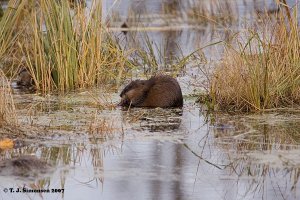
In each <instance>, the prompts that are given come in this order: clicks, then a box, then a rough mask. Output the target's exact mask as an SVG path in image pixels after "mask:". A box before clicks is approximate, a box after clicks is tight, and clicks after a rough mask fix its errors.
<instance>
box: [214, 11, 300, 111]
mask: <svg viewBox="0 0 300 200" xmlns="http://www.w3.org/2000/svg"><path fill="white" fill-rule="evenodd" d="M290 22H291V23H287V22H286V20H284V18H283V16H282V18H281V20H280V21H279V22H277V23H276V24H275V25H272V26H271V31H270V30H266V29H264V27H261V29H260V30H263V29H264V31H262V32H259V31H257V30H254V29H250V30H249V31H248V32H247V35H248V36H247V37H246V38H247V39H246V41H244V40H242V39H241V37H236V38H235V39H234V42H235V43H236V44H237V46H233V45H227V48H226V51H225V57H224V59H223V61H222V62H221V63H220V64H219V66H218V67H217V69H216V71H215V73H214V77H213V79H212V83H211V90H210V94H211V97H212V100H213V102H214V103H215V105H217V106H218V107H219V108H222V109H226V110H240V111H255V110H266V109H276V108H283V107H298V106H299V104H300V65H299V63H300V50H299V49H300V35H299V31H300V29H299V26H298V22H297V13H296V12H295V13H294V15H293V16H292V18H291V21H290Z"/></svg>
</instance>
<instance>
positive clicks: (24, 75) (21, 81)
mask: <svg viewBox="0 0 300 200" xmlns="http://www.w3.org/2000/svg"><path fill="white" fill-rule="evenodd" d="M17 85H18V86H22V87H30V86H33V85H34V81H33V79H32V76H31V74H30V73H29V71H28V70H27V69H26V68H23V69H21V70H20V72H19V75H18V79H17Z"/></svg>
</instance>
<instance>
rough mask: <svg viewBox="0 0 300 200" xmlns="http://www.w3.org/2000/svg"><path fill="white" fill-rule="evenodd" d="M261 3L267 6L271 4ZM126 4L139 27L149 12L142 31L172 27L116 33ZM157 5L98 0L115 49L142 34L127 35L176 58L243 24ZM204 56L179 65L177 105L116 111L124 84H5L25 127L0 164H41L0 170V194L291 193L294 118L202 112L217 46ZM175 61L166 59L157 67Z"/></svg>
mask: <svg viewBox="0 0 300 200" xmlns="http://www.w3.org/2000/svg"><path fill="white" fill-rule="evenodd" d="M172 2H173V1H165V3H170V4H171V3H172ZM176 2H178V1H175V2H173V3H174V4H175V5H176ZM260 3H262V2H260ZM289 3H293V2H289ZM237 5H238V6H237V8H236V9H237V10H238V11H239V13H238V15H239V18H243V17H245V18H247V19H248V17H251V16H252V14H249V13H250V10H251V9H253V4H251V3H247V4H245V3H244V1H240V2H238V1H237ZM260 5H266V6H271V7H272V6H273V5H272V2H271V1H265V2H264V3H262V4H260ZM129 8H130V9H131V10H133V11H136V13H138V12H139V13H140V14H139V15H138V18H136V20H137V19H138V20H144V21H143V27H145V26H146V25H145V23H146V22H145V21H147V20H146V19H150V18H151V17H155V16H158V17H157V18H156V20H152V21H151V23H150V22H149V21H147V23H148V25H149V27H153V26H154V25H155V24H156V25H159V26H160V27H163V26H164V23H165V21H162V19H164V18H163V17H166V18H165V19H168V20H169V21H168V23H171V22H172V23H175V24H171V27H172V26H173V29H172V28H170V30H165V29H163V30H147V31H140V32H138V33H136V32H135V31H134V30H130V31H129V32H128V33H127V34H126V35H124V34H123V33H122V32H120V30H119V31H118V29H117V28H119V27H120V25H121V24H122V23H123V22H124V21H129V22H130V23H131V24H130V26H133V27H138V26H139V24H140V23H136V22H135V21H134V20H133V19H131V18H130V17H128V16H129V15H130V12H132V11H129V10H130V9H129ZM161 8H162V1H104V7H103V9H104V15H105V16H109V15H110V14H111V13H113V12H117V13H118V15H119V17H118V18H116V20H115V21H111V22H110V26H111V27H112V28H111V29H112V31H113V32H114V34H115V35H116V36H117V37H118V38H119V39H120V40H121V42H122V44H123V45H124V48H125V47H128V46H136V45H137V43H138V45H141V46H145V45H144V44H143V41H142V40H139V38H143V37H133V35H134V34H144V33H145V32H146V33H147V34H148V35H149V38H150V40H152V41H153V42H154V43H157V44H159V47H162V49H166V50H167V51H166V52H165V55H166V56H167V57H168V58H174V59H175V61H176V58H177V57H178V56H179V57H180V55H181V54H183V55H187V54H189V53H190V52H193V51H194V50H195V49H197V48H199V47H202V46H205V45H208V44H209V43H212V42H216V41H219V40H224V38H226V34H228V31H227V30H228V29H230V27H232V30H239V29H242V22H240V21H239V22H238V23H232V24H227V25H226V28H224V26H222V27H213V26H212V25H203V24H196V25H195V24H193V25H192V27H191V26H190V24H188V22H187V21H188V20H185V19H186V18H185V17H184V16H183V17H182V18H178V19H177V20H173V21H172V19H173V18H174V16H173V14H174V13H168V15H165V13H163V15H160V14H162V13H161V12H162V9H161ZM178 8H180V6H178ZM260 8H261V7H260ZM172 9H173V10H174V8H173V7H172ZM262 10H263V9H262ZM146 11H147V12H146ZM246 11H247V12H246ZM149 13H151V15H150V14H149ZM115 15H117V14H115ZM176 16H177V14H176ZM167 17H168V18H167ZM160 18H162V19H160ZM152 19H153V18H152ZM180 19H181V20H180ZM170 20H171V22H170ZM129 22H128V23H129ZM114 27H115V29H114V30H113V28H114ZM169 27H170V25H169ZM174 27H175V28H174ZM195 27H196V28H195ZM133 38H137V39H133ZM156 50H157V49H156ZM157 51H158V50H157ZM204 54H205V57H206V60H207V62H205V64H203V63H202V64H201V65H197V64H195V65H188V66H187V67H186V68H185V70H184V72H182V73H180V74H179V76H178V78H177V79H178V81H179V83H180V85H181V87H182V90H183V94H184V106H183V108H182V109H143V108H132V109H129V110H128V109H121V108H120V107H115V106H114V105H116V104H117V103H118V101H119V96H118V93H119V92H120V90H121V89H122V87H123V85H122V86H120V87H118V88H117V90H112V89H105V88H101V89H100V88H94V89H90V90H84V91H76V92H70V93H68V94H66V95H63V96H56V95H49V96H41V95H39V94H32V93H28V92H26V91H22V90H19V89H14V98H15V99H14V100H15V103H16V108H17V112H18V118H19V119H18V120H19V121H20V123H21V124H26V126H28V129H32V135H31V136H30V137H28V136H15V137H14V138H13V139H14V141H15V142H16V144H18V145H15V147H14V148H13V149H9V150H7V149H6V150H1V151H0V157H1V160H5V159H10V158H13V157H19V156H24V155H34V156H36V157H37V158H38V159H41V160H43V161H46V162H47V163H48V164H49V168H48V169H47V170H46V171H39V170H35V169H34V171H33V172H32V173H30V174H27V175H26V176H16V175H15V174H14V173H13V172H12V171H10V169H6V170H5V171H1V172H0V199H51V200H52V199H72V200H73V199H78V200H80V199H128V200H132V199H137V200H139V199H170V200H173V199H228V200H229V199H230V200H231V199H272V200H273V199H299V198H300V194H299V193H300V188H299V187H300V184H299V176H300V137H299V130H300V114H299V113H297V112H293V111H290V112H280V111H277V112H268V113H257V114H253V113H252V114H227V113H208V112H207V109H206V107H205V106H204V105H201V104H199V103H196V97H194V96H195V94H198V92H199V91H202V90H204V89H203V87H204V86H205V81H204V80H205V75H203V73H201V72H203V68H201V67H203V66H206V65H209V64H210V63H211V62H214V61H216V60H218V58H220V56H221V55H222V48H219V47H218V46H213V47H209V48H208V49H205V50H204ZM156 55H159V53H158V52H156ZM175 61H174V60H172V59H167V61H166V62H165V63H164V61H162V62H161V65H162V66H163V64H169V63H170V62H175ZM139 72H140V73H141V74H142V73H143V72H144V71H143V70H142V69H141V70H140V71H139ZM141 74H139V73H137V74H135V75H133V77H132V79H135V78H136V77H140V76H142V75H141ZM144 78H145V77H144ZM129 81H130V80H127V81H126V82H125V83H124V84H126V83H128V82H129ZM13 86H15V85H14V83H13ZM11 170H12V169H11ZM20 170H31V169H20ZM17 188H20V189H21V190H22V189H23V188H27V189H49V190H50V192H40V193H34V192H17V191H18V190H17ZM5 189H7V190H5ZM52 189H53V190H52ZM62 189H63V191H62ZM5 191H6V192H5ZM13 191H14V192H13Z"/></svg>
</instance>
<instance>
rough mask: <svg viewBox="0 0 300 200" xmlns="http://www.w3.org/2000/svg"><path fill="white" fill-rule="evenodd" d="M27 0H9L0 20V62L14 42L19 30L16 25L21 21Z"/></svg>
mask: <svg viewBox="0 0 300 200" xmlns="http://www.w3.org/2000/svg"><path fill="white" fill-rule="evenodd" d="M27 3H28V1H26V0H24V1H20V0H11V1H9V3H8V6H7V9H6V10H5V12H4V14H3V16H2V18H1V20H0V62H1V61H2V59H3V57H4V56H5V55H7V54H8V51H9V50H10V47H11V46H12V45H13V44H14V43H15V42H16V40H17V38H18V35H19V32H18V31H16V27H18V25H19V24H20V22H21V21H22V18H23V16H24V11H25V6H26V5H27Z"/></svg>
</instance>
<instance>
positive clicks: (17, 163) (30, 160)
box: [0, 155, 52, 177]
mask: <svg viewBox="0 0 300 200" xmlns="http://www.w3.org/2000/svg"><path fill="white" fill-rule="evenodd" d="M51 166H52V165H51V164H48V163H47V162H46V161H43V160H41V159H39V158H37V157H36V156H31V155H23V156H19V157H16V158H11V159H5V160H0V176H23V177H26V176H36V175H38V174H45V173H47V172H50V171H51Z"/></svg>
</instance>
